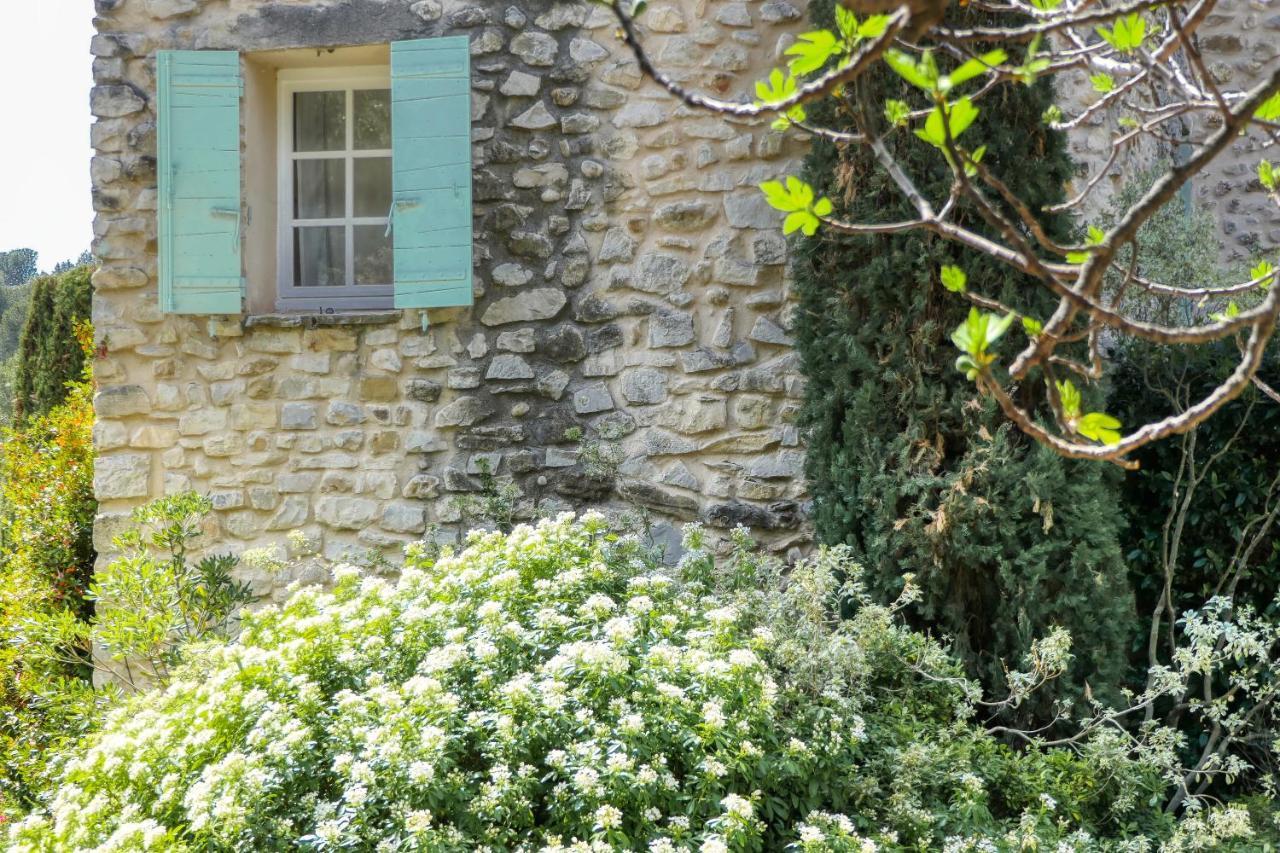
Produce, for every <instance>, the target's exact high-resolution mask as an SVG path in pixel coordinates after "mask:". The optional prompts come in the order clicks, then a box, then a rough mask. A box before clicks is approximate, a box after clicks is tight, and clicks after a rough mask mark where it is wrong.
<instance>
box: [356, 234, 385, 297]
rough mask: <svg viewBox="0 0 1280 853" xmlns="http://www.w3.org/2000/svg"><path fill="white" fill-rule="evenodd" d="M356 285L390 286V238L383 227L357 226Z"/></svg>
mask: <svg viewBox="0 0 1280 853" xmlns="http://www.w3.org/2000/svg"><path fill="white" fill-rule="evenodd" d="M355 243H356V284H391V278H392V272H391V270H392V265H391V238H390V237H388V236H387V227H386V226H385V225H357V226H356V234H355Z"/></svg>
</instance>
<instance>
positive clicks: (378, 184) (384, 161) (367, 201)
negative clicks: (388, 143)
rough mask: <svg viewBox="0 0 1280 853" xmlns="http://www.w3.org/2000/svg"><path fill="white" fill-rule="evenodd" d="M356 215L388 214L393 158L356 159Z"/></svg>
mask: <svg viewBox="0 0 1280 853" xmlns="http://www.w3.org/2000/svg"><path fill="white" fill-rule="evenodd" d="M355 179H356V190H355V192H356V205H355V209H356V216H386V215H387V213H388V212H389V211H390V209H391V158H390V157H361V158H359V159H357V160H356V161H355Z"/></svg>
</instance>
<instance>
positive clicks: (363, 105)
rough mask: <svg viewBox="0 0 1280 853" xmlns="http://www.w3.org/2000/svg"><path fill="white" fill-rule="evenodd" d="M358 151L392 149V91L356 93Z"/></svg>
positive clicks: (376, 90)
mask: <svg viewBox="0 0 1280 853" xmlns="http://www.w3.org/2000/svg"><path fill="white" fill-rule="evenodd" d="M355 116H356V118H355V122H356V127H355V139H356V149H357V150H365V151H367V150H369V149H370V148H390V147H391V90H390V89H366V90H364V91H360V92H356V93H355Z"/></svg>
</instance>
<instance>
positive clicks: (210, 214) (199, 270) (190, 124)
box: [156, 50, 244, 314]
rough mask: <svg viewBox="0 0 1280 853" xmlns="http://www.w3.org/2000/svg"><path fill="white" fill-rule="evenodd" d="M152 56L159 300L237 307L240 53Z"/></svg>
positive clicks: (197, 308)
mask: <svg viewBox="0 0 1280 853" xmlns="http://www.w3.org/2000/svg"><path fill="white" fill-rule="evenodd" d="M156 62H157V66H158V67H157V83H158V85H157V89H158V92H157V109H158V112H159V120H158V128H157V148H158V149H159V150H158V159H159V163H158V171H159V185H160V186H159V195H160V197H159V200H158V201H159V206H160V212H159V226H158V231H159V242H160V257H159V264H160V307H161V309H162V310H164V311H167V312H170V313H177V314H239V313H240V299H241V294H242V293H243V290H244V286H243V279H242V277H241V272H240V90H241V84H240V56H239V54H237V53H235V52H234V51H204V50H164V51H160V53H159V54H158V55H157V58H156Z"/></svg>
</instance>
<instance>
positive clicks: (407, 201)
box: [382, 196, 422, 237]
mask: <svg viewBox="0 0 1280 853" xmlns="http://www.w3.org/2000/svg"><path fill="white" fill-rule="evenodd" d="M421 204H422V199H420V198H417V197H416V196H415V197H414V198H398V199H396V200H395V201H393V202H391V209H390V210H388V211H387V233H385V234H383V235H382V236H383V237H390V236H391V229H392V227H393V226H394V225H395V221H396V211H399V210H408V209H409V208H411V207H418V206H420V205H421Z"/></svg>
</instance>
